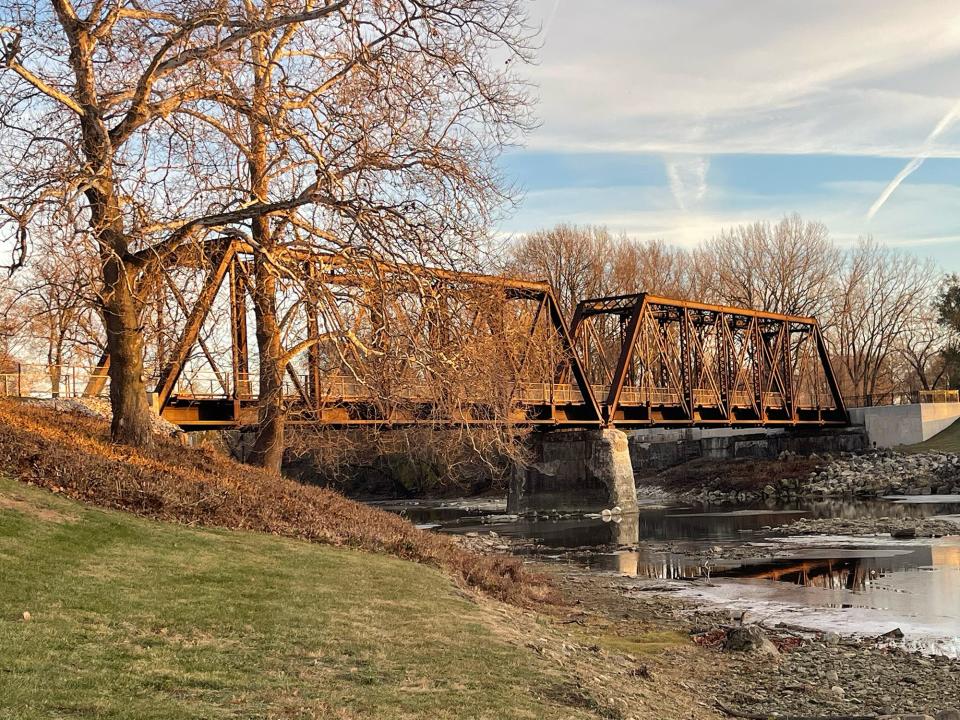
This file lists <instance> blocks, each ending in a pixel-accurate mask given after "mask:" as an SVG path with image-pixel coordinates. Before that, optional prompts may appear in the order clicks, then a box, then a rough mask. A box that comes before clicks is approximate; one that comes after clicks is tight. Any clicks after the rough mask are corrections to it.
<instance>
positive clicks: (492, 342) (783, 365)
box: [83, 240, 847, 430]
mask: <svg viewBox="0 0 960 720" xmlns="http://www.w3.org/2000/svg"><path fill="white" fill-rule="evenodd" d="M272 261H273V262H275V263H276V264H277V266H278V267H282V266H286V267H292V266H296V267H297V269H298V271H299V272H298V274H297V277H298V278H308V279H307V280H306V281H300V280H298V281H293V280H291V281H289V282H288V281H285V280H284V279H283V277H281V278H280V280H279V281H278V298H277V304H278V306H280V310H281V314H282V315H283V317H284V321H285V348H286V352H288V353H289V363H288V364H287V367H286V377H285V382H284V385H283V391H282V403H283V405H284V408H285V411H286V418H287V423H288V424H291V425H299V426H316V427H332V428H349V427H356V428H361V427H382V428H389V427H404V426H416V425H432V426H446V427H456V426H471V425H491V424H502V423H509V424H514V425H526V426H537V427H543V428H563V427H571V428H573V427H606V426H618V427H620V426H624V427H626V426H630V427H643V426H654V427H656V426H665V427H666V426H673V427H684V426H686V427H692V426H701V427H703V426H779V427H795V426H817V427H820V426H829V425H833V426H839V425H845V424H847V413H846V409H845V407H844V403H843V398H842V397H841V395H840V392H839V390H838V387H837V382H836V379H835V376H834V374H833V371H832V369H831V367H830V362H829V358H828V357H827V354H826V350H825V347H824V344H823V338H822V336H821V334H820V329H819V326H818V325H817V323H816V320H814V319H813V318H802V317H789V316H783V315H776V314H772V313H762V312H757V311H752V310H746V309H742V308H732V307H722V306H714V305H706V304H701V303H693V302H686V301H681V300H672V299H669V298H662V297H656V296H653V295H648V294H637V295H627V296H620V297H610V298H597V299H590V300H584V301H582V302H580V304H579V305H578V307H577V309H576V312H575V314H574V317H573V319H572V322H571V323H570V324H569V325H568V324H567V322H566V320H565V318H564V317H563V314H562V313H561V311H560V309H559V307H558V304H557V301H556V298H555V297H554V295H553V293H552V291H551V290H550V288H549V286H548V285H547V284H545V283H539V282H531V281H527V280H517V279H512V278H503V277H496V276H490V275H481V274H473V273H459V272H452V271H449V270H443V269H436V268H429V267H421V266H413V265H405V264H402V263H393V262H384V261H375V260H370V259H358V258H351V257H347V256H334V255H325V254H319V253H311V252H308V251H303V250H289V249H288V250H280V251H276V252H275V254H274V257H273V260H272ZM253 263H254V258H253V253H252V252H251V249H250V247H249V246H247V245H245V244H244V243H243V242H242V241H236V240H218V241H209V242H207V243H204V244H203V245H194V246H191V248H190V249H188V250H185V251H183V252H180V253H177V254H175V255H174V256H172V257H171V259H170V260H169V261H167V262H166V263H165V267H164V272H162V273H157V272H152V273H149V274H147V273H146V272H145V274H144V277H143V278H142V280H141V282H140V287H139V291H140V293H141V296H142V297H143V298H144V300H145V302H144V306H145V315H147V316H148V317H145V318H144V327H145V328H147V329H148V334H149V333H150V332H151V329H152V332H153V334H154V335H155V337H148V338H147V345H148V349H149V350H148V352H149V353H150V356H151V358H152V364H151V363H148V364H150V365H151V367H152V370H151V372H150V374H151V378H150V382H151V385H150V386H151V387H152V388H153V393H152V397H153V402H154V405H155V408H156V410H157V411H158V412H159V414H160V415H161V416H162V417H163V418H165V419H167V420H169V421H170V422H173V423H175V424H177V425H179V426H180V427H182V428H183V429H186V430H197V429H216V428H221V429H222V428H242V427H252V426H255V425H256V423H257V405H258V401H259V382H258V373H257V372H256V371H255V369H256V364H257V362H258V359H257V358H256V355H255V353H256V349H255V347H254V348H252V349H251V347H250V343H249V342H248V336H249V334H250V329H249V328H251V327H254V323H253V319H252V312H250V309H251V305H252V302H251V300H252V297H253V273H254V267H253ZM278 274H279V275H281V276H282V273H278ZM184 284H186V285H187V286H189V287H190V292H189V293H187V292H184V291H183V290H182V289H181V288H182V287H183V286H184ZM163 308H166V310H163ZM109 362H110V359H109V356H108V355H107V354H106V353H104V354H103V356H102V358H101V361H100V363H99V365H98V366H97V368H96V369H94V370H93V371H92V372H90V373H89V378H88V381H87V383H86V386H85V388H84V390H83V394H84V395H86V396H96V395H101V394H103V392H104V390H105V386H106V384H107V382H108V370H109ZM252 370H253V371H252Z"/></svg>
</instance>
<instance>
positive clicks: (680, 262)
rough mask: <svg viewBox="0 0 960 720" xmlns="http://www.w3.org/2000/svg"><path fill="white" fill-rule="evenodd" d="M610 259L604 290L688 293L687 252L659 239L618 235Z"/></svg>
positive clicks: (688, 266) (614, 291)
mask: <svg viewBox="0 0 960 720" xmlns="http://www.w3.org/2000/svg"><path fill="white" fill-rule="evenodd" d="M612 255H613V256H612V258H611V261H610V280H609V288H608V292H611V293H613V294H626V293H636V292H648V293H653V294H655V295H664V296H666V297H675V298H682V297H687V296H688V295H689V294H690V293H691V287H690V283H691V272H690V270H691V262H690V256H689V254H688V253H687V252H686V251H684V250H681V249H679V248H674V247H671V246H670V245H668V244H667V243H665V242H664V241H663V240H650V241H647V242H639V241H636V240H631V239H629V238H627V237H623V236H621V237H620V238H618V239H617V241H616V243H615V245H614V249H613V254H612Z"/></svg>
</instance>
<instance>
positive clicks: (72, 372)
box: [0, 364, 960, 408]
mask: <svg viewBox="0 0 960 720" xmlns="http://www.w3.org/2000/svg"><path fill="white" fill-rule="evenodd" d="M54 377H55V374H54V373H51V371H50V368H49V367H48V366H46V365H28V364H22V365H19V366H18V367H17V371H16V372H8V373H0V397H4V396H7V397H35V398H50V397H61V398H67V397H80V396H83V394H84V391H85V390H86V387H87V383H88V382H89V381H90V380H91V379H94V378H96V377H99V376H97V375H96V373H95V369H93V368H89V367H87V368H84V367H75V366H60V373H59V387H58V388H54V387H53V384H54V380H53V378H54ZM105 380H106V382H105V383H104V387H103V390H102V391H101V395H105V394H106V393H107V392H108V390H107V388H108V387H109V378H105ZM152 382H153V384H155V382H156V381H155V380H153V381H152ZM236 383H237V385H238V387H239V392H238V393H237V394H236V395H235V394H234V390H233V384H234V379H233V378H232V377H231V376H229V375H227V376H224V375H223V374H219V375H218V374H216V373H213V372H203V371H201V372H192V373H191V372H184V373H183V375H182V376H181V377H180V378H179V379H178V381H177V384H176V387H175V388H174V391H173V393H172V395H173V397H175V398H179V399H181V400H186V401H190V400H198V401H199V400H217V399H233V398H234V397H237V398H238V399H240V400H244V401H255V400H256V399H257V398H258V397H259V377H258V376H257V375H256V374H255V373H244V374H241V375H240V376H239V377H238V378H237V380H236ZM319 383H320V393H319V394H320V398H321V401H322V402H324V403H349V402H363V401H371V402H372V401H376V400H380V399H382V398H383V397H384V390H383V389H382V388H378V387H376V386H374V385H371V384H368V383H365V382H363V380H360V379H357V378H356V377H354V376H352V375H342V374H331V375H324V376H321V377H320V378H319ZM153 384H151V380H148V382H147V387H148V388H152V387H153ZM301 388H302V389H303V391H304V392H305V393H306V394H307V395H308V396H309V395H311V394H312V393H311V391H310V388H311V379H310V377H309V376H308V375H304V374H300V375H297V377H296V380H294V379H292V378H291V377H290V376H287V377H286V378H285V380H284V386H283V395H284V397H287V398H292V399H293V398H298V397H300V392H301V390H300V389H301ZM592 389H593V393H594V396H595V397H596V398H597V399H598V400H599V401H600V402H601V403H602V402H604V401H605V400H606V398H607V397H608V395H609V393H610V386H609V385H593V386H592ZM435 392H436V390H435V389H434V388H433V387H432V386H431V385H429V384H428V383H423V382H408V383H405V384H404V385H403V386H402V388H401V392H400V394H399V395H396V396H395V397H396V399H398V400H406V401H409V402H430V401H431V400H433V399H434V395H435ZM957 396H958V392H957V391H956V390H934V391H922V392H921V393H920V394H919V397H920V398H922V399H920V400H914V402H917V401H919V402H958V401H960V398H958V397H957ZM513 397H514V399H515V400H516V401H517V402H519V403H520V404H524V405H578V404H582V403H583V402H584V399H583V395H582V394H581V393H580V389H579V388H578V387H577V386H576V385H574V384H570V383H549V382H547V383H533V382H525V383H518V384H517V385H516V386H515V388H514V394H513ZM886 397H887V398H888V400H889V401H888V402H885V403H883V404H897V403H896V402H894V400H895V399H896V398H895V397H893V396H886ZM796 400H797V405H798V407H804V408H807V407H817V406H818V405H817V401H816V400H815V398H812V397H810V396H809V395H808V394H805V393H800V394H798V396H797V398H796ZM684 402H685V399H684V397H683V396H682V394H681V393H680V392H678V391H677V390H676V389H674V388H656V387H654V388H650V387H641V386H634V385H624V386H623V388H622V390H621V392H620V405H623V406H632V407H642V406H645V405H648V404H649V405H651V406H659V407H679V406H682V405H683V403H684ZM762 402H763V405H764V406H765V407H766V408H780V407H784V398H783V396H782V395H781V394H780V393H777V392H766V393H764V394H763V400H762ZM753 403H754V396H753V393H752V392H749V391H743V390H738V391H735V392H732V393H731V395H730V404H731V406H732V407H734V408H748V407H752V406H753ZM694 404H695V405H696V406H697V407H720V406H721V404H722V402H721V395H720V393H718V392H717V391H716V390H714V389H712V388H695V389H694Z"/></svg>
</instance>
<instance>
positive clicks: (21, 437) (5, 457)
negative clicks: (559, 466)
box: [0, 400, 555, 605]
mask: <svg viewBox="0 0 960 720" xmlns="http://www.w3.org/2000/svg"><path fill="white" fill-rule="evenodd" d="M0 473H5V474H8V475H10V476H11V477H14V478H18V479H20V480H22V481H27V482H32V483H35V484H37V485H40V486H42V487H46V488H49V489H51V490H53V491H55V492H62V493H64V494H65V495H68V496H70V497H73V498H75V499H78V500H84V501H86V502H90V503H93V504H96V505H100V506H103V507H109V508H116V509H120V510H125V511H128V512H132V513H135V514H137V515H141V516H144V517H148V518H153V519H156V520H165V521H174V522H180V523H185V524H188V525H200V526H209V527H223V528H233V529H238V530H254V531H259V532H267V533H273V534H275V535H282V536H286V537H293V538H300V539H303V540H309V541H312V542H319V543H326V544H329V545H336V546H342V547H351V548H359V549H363V550H368V551H371V552H376V553H387V554H390V555H395V556H397V557H400V558H403V559H406V560H413V561H415V562H420V563H425V564H428V565H433V566H435V567H438V568H440V569H442V570H444V571H446V572H448V573H449V574H451V575H452V576H453V577H454V578H455V579H456V580H457V581H458V582H460V583H462V584H463V585H466V586H469V587H473V588H476V589H478V590H481V591H482V592H484V593H486V594H488V595H490V596H493V597H496V598H498V599H500V600H504V601H507V602H511V603H514V604H518V605H533V604H536V603H544V602H553V601H554V600H555V593H554V591H553V589H552V587H551V586H550V585H549V583H548V582H547V581H546V579H545V578H543V577H542V576H539V575H534V574H532V573H530V572H529V571H526V570H525V569H524V568H523V566H522V564H521V563H520V562H519V561H517V560H516V559H513V558H508V557H499V556H483V555H477V554H474V553H471V552H468V551H466V550H464V549H463V548H461V547H460V546H458V545H457V544H456V543H455V542H454V541H452V540H451V539H449V538H447V537H444V536H442V535H436V534H433V533H428V532H424V531H421V530H417V529H416V528H415V527H413V525H411V524H410V523H409V522H407V521H406V520H404V519H402V518H400V517H398V516H396V515H392V514H390V513H387V512H383V511H381V510H376V509H373V508H370V507H367V506H365V505H362V504H360V503H356V502H353V501H351V500H347V499H346V498H344V497H343V496H342V495H339V494H338V493H336V492H333V491H331V490H327V489H324V488H318V487H311V486H306V485H300V484H298V483H296V482H294V481H293V480H288V479H277V478H274V477H271V476H269V475H268V474H266V473H264V472H262V471H260V470H258V469H255V468H250V467H247V466H244V465H241V464H239V463H236V462H234V461H232V460H230V459H228V458H226V457H224V456H222V455H219V454H217V453H215V452H213V451H210V450H202V449H201V450H194V449H188V448H184V447H182V446H181V445H180V444H179V443H177V442H175V441H173V440H168V439H165V438H158V439H157V443H156V445H155V447H153V448H151V449H149V450H138V449H135V448H129V447H125V446H120V445H114V444H113V443H111V442H110V437H109V427H108V425H107V424H106V423H105V422H103V421H102V420H98V419H95V418H90V417H83V416H80V415H73V414H66V413H58V412H56V411H54V410H51V409H48V408H44V407H39V406H35V405H28V404H24V403H20V402H17V401H15V400H0Z"/></svg>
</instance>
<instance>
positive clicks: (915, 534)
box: [772, 517, 960, 539]
mask: <svg viewBox="0 0 960 720" xmlns="http://www.w3.org/2000/svg"><path fill="white" fill-rule="evenodd" d="M772 534H776V535H849V536H854V537H858V536H859V537H865V536H871V535H890V536H892V537H893V538H898V539H909V538H935V537H944V536H946V535H960V518H958V519H956V520H954V519H951V518H891V517H880V518H855V519H848V518H801V519H800V520H797V521H795V522H792V523H788V524H786V525H781V526H780V527H777V528H774V529H773V531H772Z"/></svg>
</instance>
